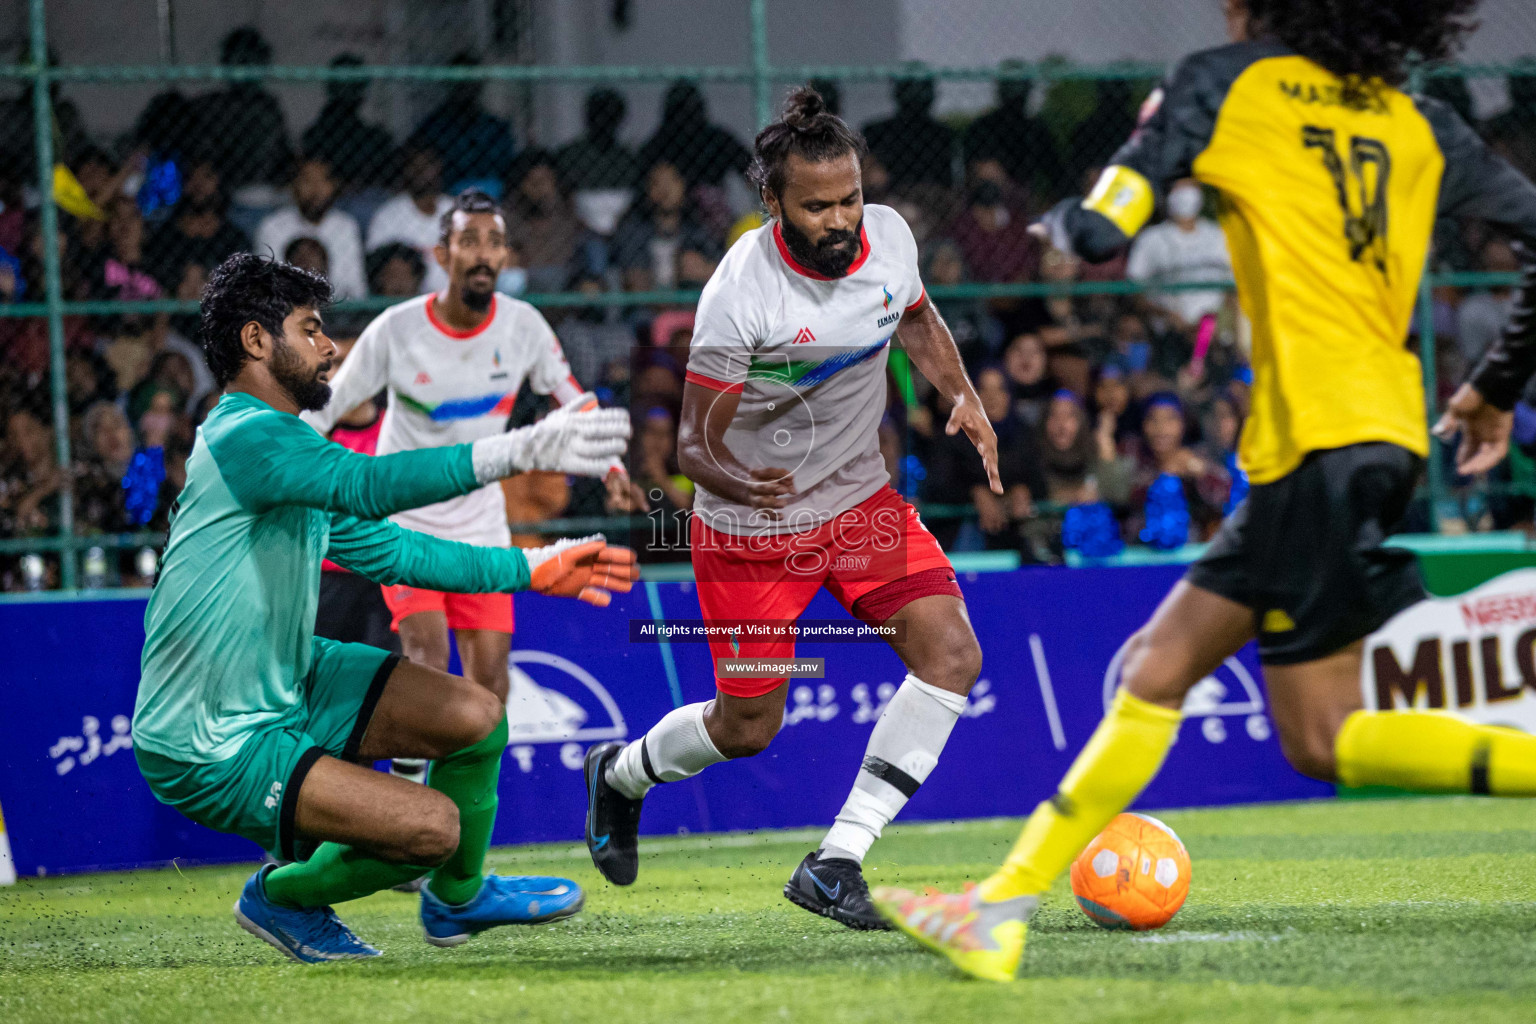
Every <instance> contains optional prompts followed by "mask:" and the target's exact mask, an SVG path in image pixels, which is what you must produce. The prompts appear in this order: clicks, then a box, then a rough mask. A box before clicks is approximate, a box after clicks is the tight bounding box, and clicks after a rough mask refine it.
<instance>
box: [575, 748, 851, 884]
mask: <svg viewBox="0 0 1536 1024" xmlns="http://www.w3.org/2000/svg"><path fill="white" fill-rule="evenodd" d="M623 749H624V744H622V743H619V742H617V741H615V742H610V743H598V744H596V745H594V746H592V747H590V748H588V750H587V756H586V758H585V759H584V760H583V761H582V774H583V775H585V776H586V780H587V851H588V852H589V853H591V854H592V863H593V864H595V865H597V870H598V871H600V872H602V875H603V877H604V878H606V879H608V881H610V882H612V883H613V884H614V885H632V884H633V883H634V881H635V875H637V874H639V872H640V852H639V850H638V849H637V848H636V840H637V838H638V836H639V833H640V805H641V804H642V803H643V802H644V800H631V799H630V798H629V797H627V796H625V795H624V794H623V793H620V792H619V791H618V790H616V789H614V788H613V787H612V786H610V785H608V780H607V779H606V778H604V777H603V773H604V772H606V771H607V770H608V766H609V765H610V764H612V763H613V759H614V758H616V757H618V756H619V751H621V750H623ZM871 913H873V911H871Z"/></svg>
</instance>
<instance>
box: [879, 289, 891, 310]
mask: <svg viewBox="0 0 1536 1024" xmlns="http://www.w3.org/2000/svg"><path fill="white" fill-rule="evenodd" d="M880 291H881V292H883V293H884V294H885V308H886V309H890V308H891V289H890V286H889V285H881V286H880Z"/></svg>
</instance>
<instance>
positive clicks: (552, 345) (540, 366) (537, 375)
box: [528, 310, 629, 476]
mask: <svg viewBox="0 0 1536 1024" xmlns="http://www.w3.org/2000/svg"><path fill="white" fill-rule="evenodd" d="M531 314H532V315H531V320H532V323H531V324H530V328H529V330H530V333H531V334H532V339H531V340H532V342H533V345H534V347H535V349H536V351H537V352H538V355H537V356H536V357H535V359H534V363H533V367H532V368H531V369H530V370H529V371H528V385H529V386H530V387H532V388H533V390H534V391H535V392H537V393H538V394H541V395H548V396H549V397H551V398H553V399H554V400H555V404H556V405H568V404H570V402H571V401H572V400H574V399H577V398H580V397H581V396H582V395H583V394H585V391H584V389H583V388H582V386H581V384H580V382H579V381H577V380H576V375H575V374H573V373H571V364H570V363H568V362H567V361H566V358H565V350H564V349H562V348H561V347H560V339H559V338H557V337H555V332H554V330H553V329H552V328H551V327H550V326H549V321H548V320H545V319H544V314H542V313H540V312H538V311H537V310H533V311H531ZM608 473H610V474H612V473H618V474H619V475H620V476H628V475H629V471H628V470H626V469H625V468H624V460H623V459H622V458H618V457H615V458H614V459H613V461H612V462H610V463H609V464H608Z"/></svg>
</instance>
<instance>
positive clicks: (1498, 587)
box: [1360, 569, 1536, 732]
mask: <svg viewBox="0 0 1536 1024" xmlns="http://www.w3.org/2000/svg"><path fill="white" fill-rule="evenodd" d="M1360 683H1361V688H1362V690H1363V691H1364V696H1365V706H1366V707H1368V708H1379V709H1388V708H1407V707H1415V708H1441V709H1444V710H1446V711H1451V712H1455V713H1456V714H1459V715H1463V716H1465V717H1466V718H1468V719H1471V720H1472V721H1474V722H1482V723H1485V724H1488V725H1510V726H1514V727H1516V728H1518V729H1524V730H1525V731H1526V732H1536V569H1518V570H1516V571H1514V572H1507V573H1505V574H1504V575H1502V576H1498V577H1495V578H1494V579H1491V580H1489V581H1488V582H1487V583H1484V584H1483V585H1482V586H1480V587H1477V588H1475V589H1473V590H1469V591H1467V592H1466V593H1464V594H1459V595H1457V596H1456V597H1446V598H1433V599H1431V600H1428V601H1423V602H1421V603H1419V604H1416V605H1414V606H1413V607H1412V608H1408V609H1406V610H1405V611H1402V612H1400V613H1398V615H1397V616H1396V617H1395V618H1393V619H1392V620H1391V621H1390V622H1388V623H1387V624H1386V625H1385V626H1383V627H1381V629H1379V630H1377V631H1376V632H1375V633H1372V634H1371V635H1370V636H1369V637H1368V638H1367V639H1366V641H1365V658H1364V665H1363V667H1362V668H1361V679H1360Z"/></svg>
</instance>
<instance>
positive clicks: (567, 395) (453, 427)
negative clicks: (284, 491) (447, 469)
mask: <svg viewBox="0 0 1536 1024" xmlns="http://www.w3.org/2000/svg"><path fill="white" fill-rule="evenodd" d="M434 298H435V296H433V295H423V296H421V297H420V298H415V299H411V300H409V301H407V302H402V303H400V304H399V305H397V306H391V307H390V308H389V309H386V310H385V311H384V312H383V313H381V314H379V315H378V317H376V318H375V319H374V321H373V322H372V323H371V324H369V325H368V328H367V330H365V331H363V333H362V336H361V337H359V338H358V339H357V344H355V345H354V346H353V347H352V352H351V353H350V354H349V355H348V356H347V359H346V361H345V362H344V363H342V364H341V369H340V370H338V371H336V376H335V379H333V380H332V381H331V401H330V403H329V404H328V405H326V407H325V408H324V409H322V410H321V411H319V412H306V413H304V419H305V421H306V422H308V423H309V424H310V425H311V426H313V427H314V428H315V429H316V430H318V431H320V432H321V433H322V434H328V433H330V430H331V428H332V427H333V426H334V425H335V423H336V420H338V419H339V418H340V417H341V416H342V415H344V414H345V413H346V412H347V411H348V410H350V409H353V408H356V407H357V406H358V405H361V404H362V403H363V402H364V401H366V400H367V399H369V398H372V397H373V396H374V395H376V394H378V393H379V392H380V391H382V390H385V389H386V388H387V389H388V391H389V405H388V408H387V409H386V410H385V412H384V423H383V426H382V427H380V430H379V449H378V453H379V454H380V455H388V454H390V453H391V452H400V451H410V450H412V449H416V448H439V447H442V446H445V445H452V444H466V443H469V442H471V441H478V440H479V439H480V438H482V437H490V436H492V435H494V434H499V433H501V432H502V431H503V430H505V429H506V425H507V417H508V416H509V415H510V414H511V412H512V405H513V403H514V402H516V401H517V393H518V391H519V390H520V389H521V388H522V386H523V381H525V380H526V381H527V382H528V383H529V385H530V386H531V387H532V388H533V390H534V391H536V392H538V393H539V394H541V395H554V396H555V398H556V400H557V401H569V400H570V399H571V398H574V397H575V396H576V395H578V394H580V393H581V387H580V385H578V384H577V383H576V380H575V378H574V377H572V376H571V368H570V366H569V365H567V363H566V361H565V353H564V352H562V351H561V349H560V342H559V340H558V339H556V338H555V332H554V331H553V330H551V329H550V326H549V323H548V322H547V321H545V319H544V317H543V316H542V315H541V314H540V313H539V311H538V310H537V309H534V308H533V307H532V306H530V305H529V304H528V303H526V302H522V301H520V300H518V299H514V298H512V297H511V296H510V295H502V294H500V293H498V294H496V295H495V296H493V297H492V299H491V309H490V313H489V315H488V316H487V317H486V318H485V320H484V322H482V323H481V325H480V326H479V327H477V328H476V329H474V330H473V331H456V330H454V329H453V328H451V327H449V326H448V325H447V324H445V323H443V322H442V321H441V320H440V319H438V317H437V316H436V314H435V313H434V312H433V310H432V301H433V299H434ZM390 519H391V520H393V521H394V522H396V523H398V524H400V525H401V526H403V527H405V528H406V529H409V530H419V531H420V532H422V533H430V534H431V535H433V536H434V537H442V538H443V539H445V540H457V541H464V542H465V543H469V544H480V545H485V546H489V547H506V546H507V545H508V544H510V543H511V534H510V532H509V531H508V529H507V511H506V503H505V499H504V498H503V497H502V490H501V485H500V484H499V483H493V484H488V485H486V486H485V487H482V488H480V489H479V490H478V491H474V492H472V493H470V494H466V495H464V496H462V497H459V498H450V499H449V500H447V501H442V502H438V503H437V504H436V505H427V506H425V507H423V508H418V509H411V510H409V511H406V512H400V513H397V514H396V515H393V516H391V517H390Z"/></svg>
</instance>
